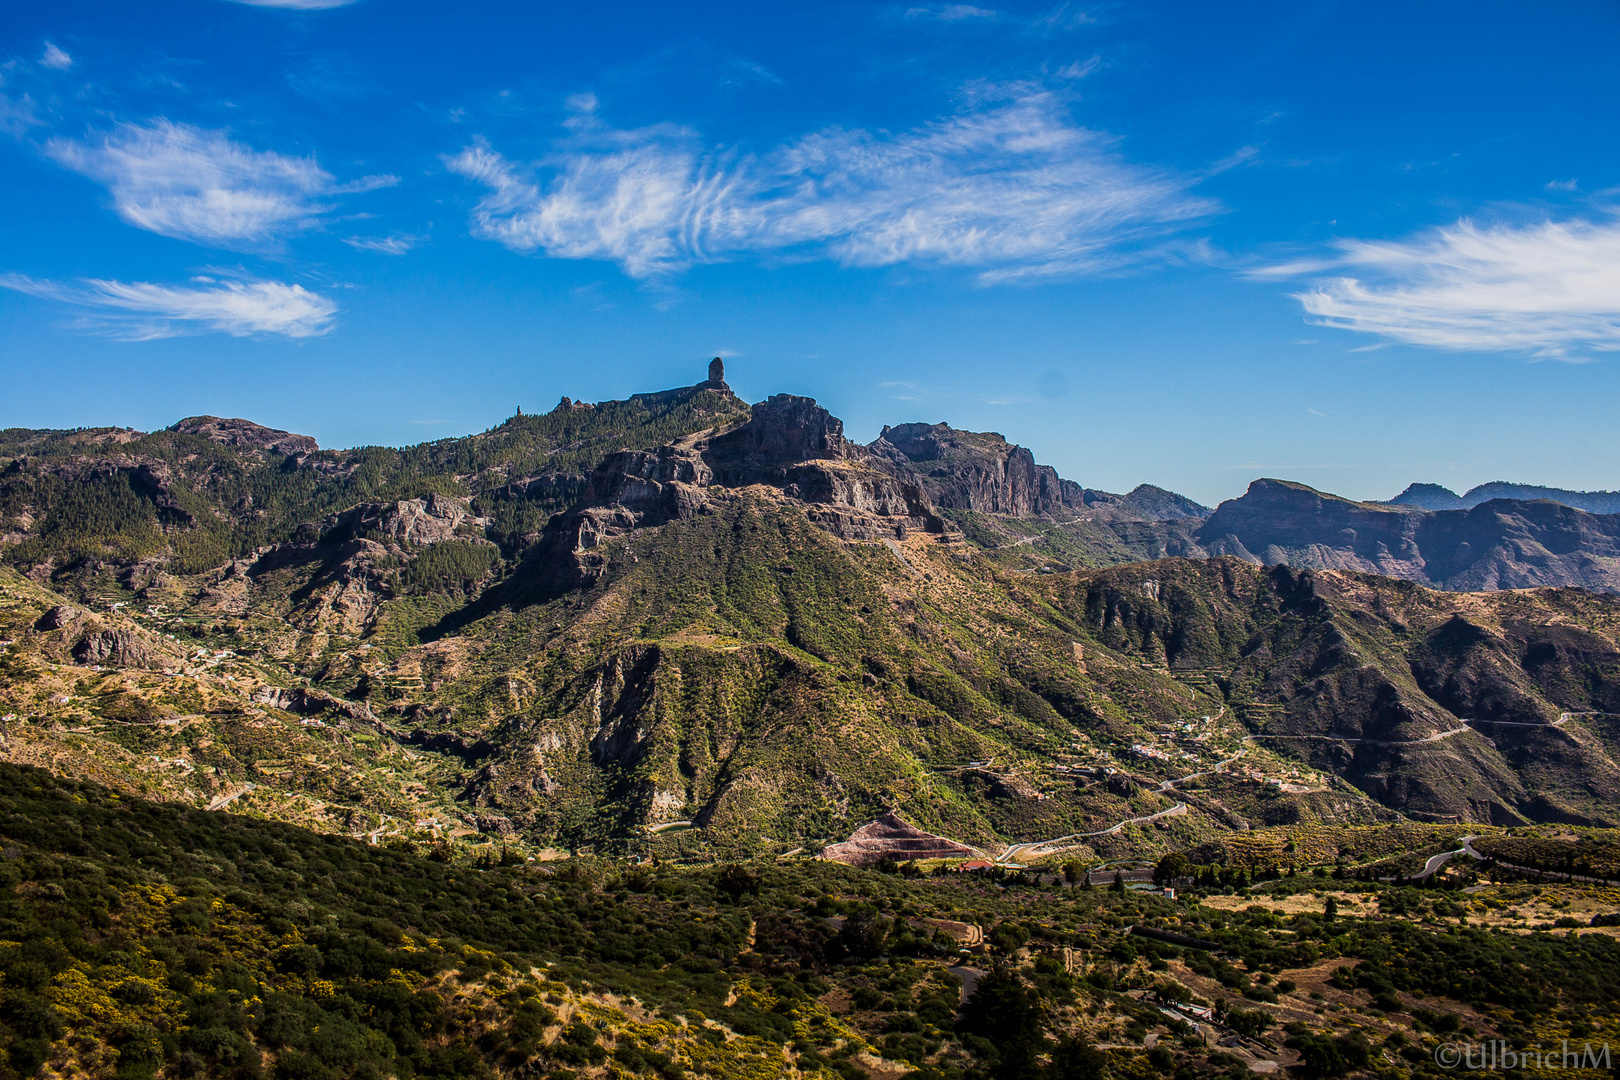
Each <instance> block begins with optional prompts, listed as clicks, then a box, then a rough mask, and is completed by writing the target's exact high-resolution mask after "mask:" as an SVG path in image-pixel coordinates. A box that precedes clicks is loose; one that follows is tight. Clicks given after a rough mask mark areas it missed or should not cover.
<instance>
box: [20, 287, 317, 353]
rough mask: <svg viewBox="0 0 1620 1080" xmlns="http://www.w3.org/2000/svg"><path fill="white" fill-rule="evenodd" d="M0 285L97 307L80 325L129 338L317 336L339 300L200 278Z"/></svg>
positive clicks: (297, 290) (83, 306)
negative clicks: (163, 281) (216, 334)
mask: <svg viewBox="0 0 1620 1080" xmlns="http://www.w3.org/2000/svg"><path fill="white" fill-rule="evenodd" d="M0 287H3V288H7V289H12V290H15V291H16V292H21V293H26V294H28V295H30V296H38V297H42V298H44V299H47V300H54V301H57V302H59V303H64V304H69V305H72V306H73V307H76V308H81V309H85V310H88V311H90V312H93V313H94V314H93V315H92V316H91V317H89V318H87V319H85V320H84V321H83V322H82V323H81V325H83V326H84V327H85V328H86V329H90V330H95V331H99V332H104V333H108V334H110V335H112V336H114V337H117V338H121V339H123V340H126V341H151V340H154V339H157V338H168V337H180V336H182V335H188V334H197V333H206V332H210V331H212V332H219V333H226V334H230V335H232V336H233V337H250V336H256V335H265V334H275V335H280V336H281V337H288V338H308V337H319V336H321V335H323V334H328V333H330V332H331V331H332V330H333V329H334V327H335V326H336V322H335V316H336V315H337V305H336V304H334V303H332V301H330V300H328V299H327V298H326V297H324V296H321V295H320V294H318V293H312V292H310V291H308V290H307V289H305V288H304V287H303V286H301V285H287V284H283V283H282V282H279V281H253V282H236V281H225V282H219V281H214V280H213V279H211V278H198V279H195V281H194V282H193V284H191V285H189V286H174V285H153V284H149V283H147V282H144V281H135V282H123V281H103V280H98V279H94V278H91V279H86V280H84V281H82V282H80V283H79V284H77V285H63V284H59V283H57V282H52V281H39V280H36V279H34V278H29V277H24V276H22V275H20V274H5V275H0Z"/></svg>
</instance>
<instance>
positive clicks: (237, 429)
mask: <svg viewBox="0 0 1620 1080" xmlns="http://www.w3.org/2000/svg"><path fill="white" fill-rule="evenodd" d="M169 430H170V431H174V432H178V433H179V434H181V435H200V436H202V437H203V438H205V439H210V440H212V441H214V442H217V443H219V444H220V445H221V446H248V447H257V448H258V449H260V450H270V451H273V452H275V453H277V454H285V455H287V456H289V457H291V456H293V455H295V454H312V453H314V452H315V451H316V450H319V449H320V447H319V446H317V445H316V443H315V440H314V439H312V438H310V437H309V436H308V435H294V434H293V433H292V432H290V431H280V430H278V429H276V428H267V427H265V426H264V425H263V424H255V423H254V422H253V421H251V420H226V419H221V418H220V417H218V416H188V417H186V418H185V419H184V420H182V421H180V422H179V423H177V424H175V425H174V426H173V427H171V428H169Z"/></svg>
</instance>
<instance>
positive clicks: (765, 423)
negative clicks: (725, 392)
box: [708, 394, 864, 468]
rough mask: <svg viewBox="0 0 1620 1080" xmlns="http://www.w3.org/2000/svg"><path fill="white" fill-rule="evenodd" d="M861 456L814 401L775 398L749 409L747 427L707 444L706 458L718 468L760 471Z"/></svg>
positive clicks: (836, 422)
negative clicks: (749, 416)
mask: <svg viewBox="0 0 1620 1080" xmlns="http://www.w3.org/2000/svg"><path fill="white" fill-rule="evenodd" d="M863 454H864V451H863V450H862V448H861V447H859V446H857V445H856V444H854V443H851V442H850V441H849V440H848V439H845V438H844V422H843V421H842V420H840V419H838V417H836V416H834V415H833V414H832V413H830V412H828V411H827V410H826V409H823V408H822V407H821V406H820V405H818V404H816V401H815V399H814V398H807V397H798V396H797V395H794V394H774V395H772V396H771V397H769V398H766V399H765V400H764V401H762V402H760V403H759V404H757V405H755V406H754V407H753V416H752V417H751V418H750V419H749V421H748V422H747V423H746V424H743V425H742V426H741V427H739V428H737V429H735V430H734V431H729V432H727V433H726V434H724V435H721V436H720V437H718V438H716V439H714V440H713V441H712V442H710V444H709V452H708V457H709V458H710V459H711V460H713V461H715V462H716V463H719V464H724V465H729V466H739V465H740V466H749V467H754V468H762V467H769V466H773V465H788V464H793V463H795V462H800V461H838V460H842V459H846V458H853V457H858V456H862V455H863Z"/></svg>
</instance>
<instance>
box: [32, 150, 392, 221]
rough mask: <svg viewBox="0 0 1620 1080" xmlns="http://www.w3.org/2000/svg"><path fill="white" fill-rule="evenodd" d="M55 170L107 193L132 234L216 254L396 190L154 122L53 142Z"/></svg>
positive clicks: (381, 181) (382, 180) (388, 179)
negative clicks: (341, 201)
mask: <svg viewBox="0 0 1620 1080" xmlns="http://www.w3.org/2000/svg"><path fill="white" fill-rule="evenodd" d="M45 152H46V154H47V155H49V156H50V157H51V158H52V159H53V160H55V161H56V162H57V163H59V164H61V165H63V166H65V167H66V168H69V169H72V170H73V171H75V172H78V173H82V174H83V175H85V176H88V177H90V178H91V179H93V180H96V181H98V182H100V183H102V184H105V185H106V186H107V190H108V191H109V192H110V193H111V195H112V199H113V207H114V209H116V210H117V212H118V215H119V217H121V218H123V219H124V220H125V221H127V222H128V223H129V224H131V225H134V226H137V227H138V228H142V229H147V230H149V231H151V232H155V233H159V234H161V235H163V236H172V237H175V238H176V239H180V240H191V241H195V242H197V243H203V244H214V245H219V246H226V247H230V246H240V245H243V244H248V245H251V244H263V243H266V242H268V241H270V240H273V239H275V238H277V237H279V236H281V235H284V234H286V233H289V232H294V231H297V230H299V229H304V228H308V227H309V226H311V225H313V224H315V222H316V221H317V220H318V219H319V218H320V216H321V215H322V214H324V213H325V212H326V211H327V210H328V209H330V207H329V206H328V205H326V204H325V203H323V202H322V200H323V199H326V198H330V197H332V196H336V195H342V194H348V193H352V192H357V191H366V190H370V189H372V188H376V187H384V186H387V185H389V184H393V183H397V182H398V179H397V178H396V177H392V176H377V177H367V178H365V179H362V180H360V181H356V182H354V183H351V184H339V183H338V182H337V180H336V178H334V177H333V176H332V174H331V173H329V172H327V171H326V170H325V169H323V168H321V167H320V166H319V165H318V164H316V162H315V160H314V159H313V158H302V157H289V156H287V155H285V154H278V153H275V152H274V151H270V150H254V149H253V148H252V147H250V146H246V145H244V144H242V143H240V142H237V141H235V140H233V139H231V138H230V137H229V136H228V135H227V134H225V133H224V132H222V131H210V130H206V129H203V128H197V127H193V126H191V125H189V124H177V123H173V122H171V121H169V120H164V119H158V120H152V121H148V122H146V123H142V124H129V123H122V124H119V125H117V127H115V128H114V129H113V130H112V131H111V132H109V133H107V134H105V135H102V136H100V137H98V138H93V139H90V140H86V141H82V142H81V141H77V140H72V139H64V138H60V137H59V138H53V139H51V140H49V141H48V142H46V144H45Z"/></svg>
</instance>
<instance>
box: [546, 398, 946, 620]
mask: <svg viewBox="0 0 1620 1080" xmlns="http://www.w3.org/2000/svg"><path fill="white" fill-rule="evenodd" d="M882 465H883V462H882V461H881V459H879V458H877V457H875V456H874V455H873V454H872V453H871V452H869V451H868V450H867V449H866V448H865V447H863V446H860V445H859V444H857V443H853V442H850V441H849V440H848V439H846V438H845V437H844V425H843V421H841V420H839V419H838V418H837V417H835V416H833V415H832V414H831V413H829V412H828V411H827V410H826V409H823V408H822V407H821V406H820V405H817V404H816V402H815V401H814V400H813V399H811V398H806V397H796V396H794V395H791V394H777V395H775V396H774V397H771V398H769V399H767V400H765V401H762V402H760V403H758V404H757V405H754V406H753V408H752V410H751V416H750V418H749V419H748V420H747V422H745V423H743V424H739V425H737V426H736V427H733V428H731V429H730V430H727V431H723V432H720V433H718V434H710V435H695V436H688V437H686V438H683V439H681V440H678V441H677V442H675V443H671V444H669V445H667V446H663V447H659V448H658V449H656V450H637V451H622V452H619V453H616V454H610V455H608V456H607V457H606V458H604V459H603V460H602V462H601V464H600V465H598V466H597V467H596V469H595V470H594V471H593V472H592V474H591V479H590V484H589V486H588V488H587V490H586V494H585V498H584V500H583V501H582V502H581V503H580V505H578V506H576V507H574V508H573V509H572V510H570V511H569V512H568V513H566V514H562V515H559V516H558V517H556V518H554V519H552V521H551V523H550V524H549V525H548V526H547V528H546V532H545V535H544V536H543V537H542V538H541V541H540V544H539V545H538V550H537V551H536V552H535V553H534V554H533V555H532V556H531V558H530V559H529V560H528V562H529V564H530V567H531V576H532V577H536V578H537V579H538V580H539V581H540V582H541V583H542V584H543V585H544V586H545V587H547V588H552V589H568V588H576V587H579V586H580V585H583V584H586V583H588V582H590V581H594V580H595V579H596V578H597V577H598V576H599V575H600V573H601V570H602V568H603V567H604V566H605V565H606V552H605V545H606V544H607V543H608V542H609V541H611V540H612V539H614V538H616V537H619V536H623V535H625V534H627V533H628V532H630V531H631V530H633V529H639V528H656V527H658V526H660V525H664V524H666V523H668V522H670V521H679V520H685V519H689V518H692V517H695V516H697V515H698V514H701V513H705V512H707V511H708V510H709V508H710V504H711V502H712V500H714V499H716V498H725V497H726V493H727V492H728V491H732V490H736V489H741V488H748V487H753V486H762V487H766V488H770V489H773V490H775V491H776V492H779V493H780V495H781V496H782V497H784V498H787V499H791V500H794V501H796V502H798V503H801V504H803V505H804V509H805V513H806V515H807V516H808V517H809V518H810V520H811V521H813V522H815V523H816V524H817V525H819V526H821V527H822V528H824V529H826V530H827V531H828V532H831V533H833V534H834V535H835V536H838V537H840V538H842V539H845V540H877V539H884V538H888V539H895V538H899V537H904V536H905V535H906V533H907V532H908V531H912V530H917V531H922V532H928V533H937V534H940V535H942V536H943V535H946V534H947V533H949V532H951V530H950V527H949V526H948V525H947V523H946V522H945V521H944V520H943V519H942V518H940V516H939V515H938V514H937V513H935V511H934V507H933V504H932V502H931V501H930V500H929V498H928V493H927V492H926V491H925V490H924V489H923V488H922V486H921V485H919V484H917V483H914V482H912V481H911V480H910V479H908V478H906V477H904V476H896V475H894V474H893V473H892V472H891V471H889V470H887V469H885V468H883V467H882Z"/></svg>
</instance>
